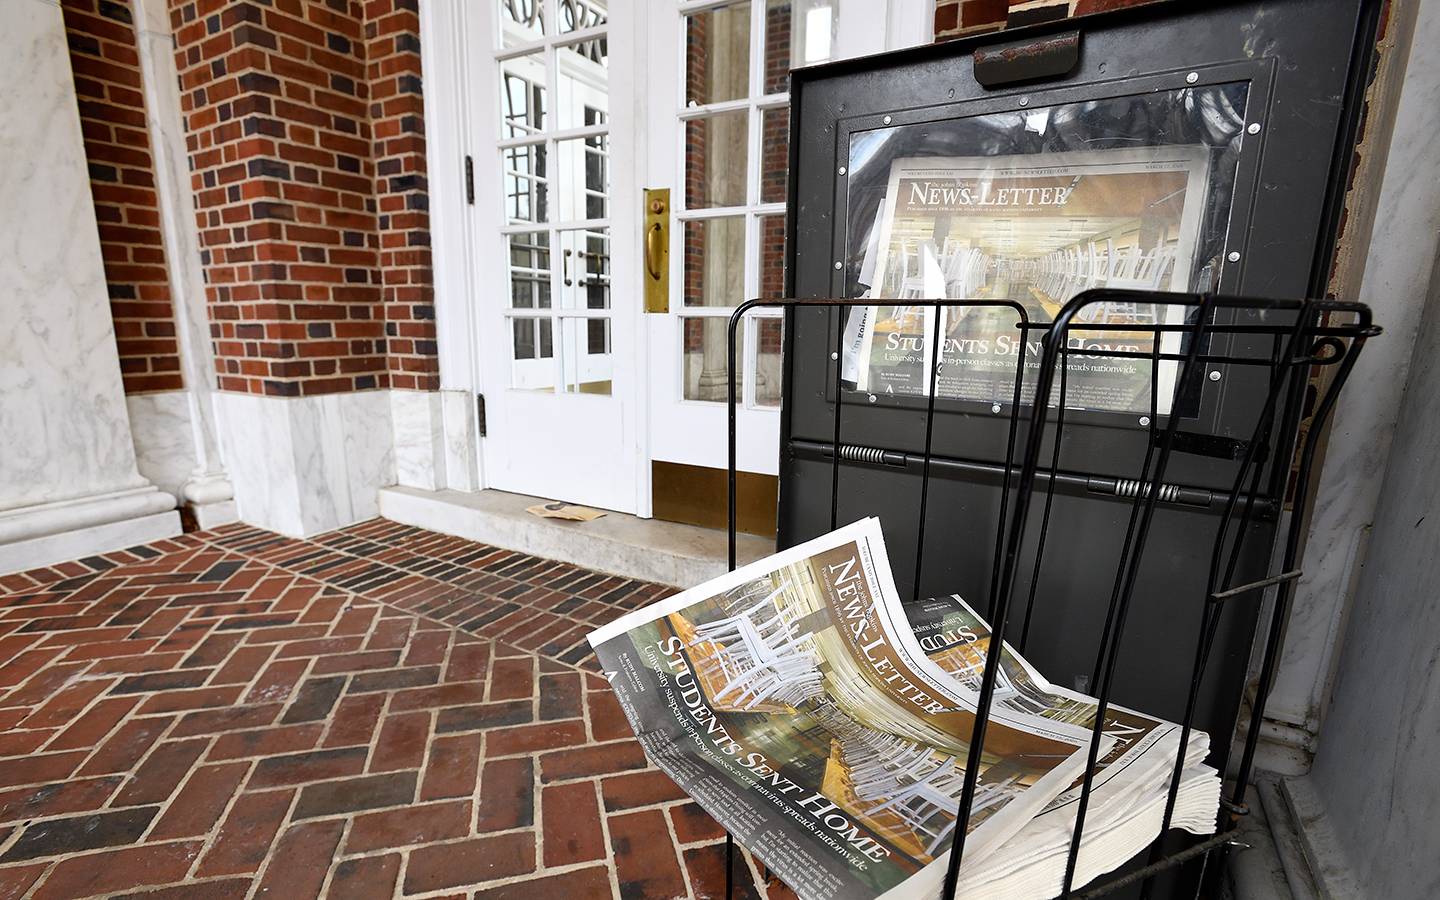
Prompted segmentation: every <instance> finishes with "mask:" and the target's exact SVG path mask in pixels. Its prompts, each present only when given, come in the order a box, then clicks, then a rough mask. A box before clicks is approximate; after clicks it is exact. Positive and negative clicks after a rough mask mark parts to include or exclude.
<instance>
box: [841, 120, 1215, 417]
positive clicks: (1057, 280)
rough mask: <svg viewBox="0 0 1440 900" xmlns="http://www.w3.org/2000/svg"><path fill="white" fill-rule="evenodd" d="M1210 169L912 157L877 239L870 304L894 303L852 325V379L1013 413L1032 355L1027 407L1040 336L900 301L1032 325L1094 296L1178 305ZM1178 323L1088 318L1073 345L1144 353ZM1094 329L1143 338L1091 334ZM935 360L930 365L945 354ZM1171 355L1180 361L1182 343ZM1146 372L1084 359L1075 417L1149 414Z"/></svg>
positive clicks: (1101, 308)
mask: <svg viewBox="0 0 1440 900" xmlns="http://www.w3.org/2000/svg"><path fill="white" fill-rule="evenodd" d="M1208 177H1209V156H1208V154H1207V153H1206V152H1205V150H1204V148H1199V147H1190V146H1167V147H1146V148H1136V149H1122V150H1098V151H1071V152H1065V153H1052V154H1035V155H1024V156H1010V157H1006V156H995V157H911V158H903V159H897V160H895V162H894V163H892V164H891V169H890V178H889V183H888V186H887V188H886V194H885V198H884V200H883V201H882V202H881V204H880V209H879V213H878V215H877V217H876V221H875V222H874V224H873V225H871V229H872V230H871V234H870V239H869V240H868V241H867V251H866V257H865V259H864V260H863V265H862V269H861V276H860V284H861V285H862V286H863V287H864V288H865V289H867V292H866V293H865V294H863V295H862V296H869V297H872V298H875V299H877V300H890V301H892V304H891V305H877V306H873V307H868V308H863V309H857V310H855V311H853V313H852V314H851V316H850V319H849V320H848V321H847V338H850V337H852V336H853V337H854V338H855V340H854V341H853V342H848V343H847V346H846V349H847V358H846V360H845V363H844V371H846V372H853V373H854V381H855V384H856V388H857V389H858V390H861V391H867V392H869V393H877V394H900V395H924V394H927V393H929V389H930V387H929V386H930V381H929V378H928V373H929V372H930V371H931V368H932V366H933V365H934V363H936V362H941V363H943V365H942V366H941V368H940V371H939V373H938V375H937V381H936V394H937V396H939V397H950V398H958V399H964V400H979V401H985V402H1010V401H1011V400H1012V399H1013V397H1014V387H1015V369H1016V365H1017V364H1018V362H1019V360H1020V359H1021V356H1022V350H1023V354H1024V358H1025V361H1026V373H1027V378H1026V380H1025V383H1024V384H1023V387H1022V402H1027V403H1028V402H1030V399H1031V397H1033V392H1034V381H1035V378H1034V376H1035V373H1036V372H1037V371H1038V367H1039V355H1040V341H1039V334H1038V333H1033V334H1031V335H1030V339H1029V340H1028V341H1027V340H1025V336H1023V335H1022V334H1021V333H1020V331H1019V330H1017V329H1016V320H1017V316H1016V313H1015V312H1014V310H1013V309H1009V308H1005V309H997V308H975V307H971V308H965V307H940V308H938V312H937V308H935V307H926V306H921V305H918V304H914V303H906V302H905V301H906V300H912V301H913V300H917V299H931V300H935V299H966V300H1007V301H1012V302H1014V303H1017V304H1019V305H1020V306H1021V307H1023V308H1024V309H1025V310H1026V314H1027V315H1028V317H1029V321H1030V322H1032V323H1048V322H1050V321H1051V320H1053V319H1054V317H1055V315H1056V314H1057V313H1059V311H1060V309H1061V308H1062V307H1063V306H1064V304H1065V303H1066V302H1067V301H1068V300H1070V298H1071V297H1073V296H1075V295H1076V294H1078V293H1080V292H1081V291H1083V290H1086V289H1088V288H1095V287H1109V288H1125V289H1143V290H1152V291H1156V290H1159V291H1184V290H1189V289H1191V288H1192V287H1194V285H1192V283H1191V281H1192V279H1191V271H1192V269H1193V268H1194V263H1195V259H1194V258H1195V253H1196V245H1197V240H1198V238H1197V236H1198V234H1199V232H1200V217H1201V214H1202V211H1203V208H1204V204H1205V194H1206V187H1207V184H1208ZM1181 321H1183V309H1182V308H1180V307H1156V306H1153V305H1145V304H1134V303H1107V304H1103V305H1098V306H1094V307H1087V308H1086V309H1085V310H1084V311H1082V315H1081V317H1080V318H1079V319H1078V320H1077V322H1076V325H1077V326H1079V327H1078V328H1077V329H1076V330H1074V331H1072V332H1071V333H1070V346H1071V347H1072V348H1074V349H1076V350H1085V349H1090V350H1122V351H1127V352H1138V353H1148V352H1151V349H1152V347H1153V343H1154V342H1153V339H1152V337H1151V335H1152V334H1153V332H1150V331H1146V330H1144V329H1146V328H1147V327H1149V326H1153V325H1155V324H1176V323H1178V322H1181ZM1087 323H1104V324H1106V325H1108V326H1115V325H1119V326H1125V325H1133V326H1135V330H1134V331H1130V330H1126V329H1124V328H1120V329H1114V330H1106V331H1094V330H1091V331H1086V330H1085V329H1084V327H1083V326H1084V325H1085V324H1087ZM936 328H939V329H940V332H941V333H940V335H939V336H938V340H939V345H940V356H941V359H940V360H935V359H932V356H933V355H934V353H935V346H936V336H935V330H936ZM1162 343H1163V345H1164V346H1163V347H1162V350H1163V351H1165V352H1176V351H1177V350H1178V348H1179V345H1180V342H1179V338H1178V336H1176V335H1174V334H1171V335H1168V336H1167V337H1166V338H1165V339H1164V340H1163V341H1162ZM1175 370H1176V363H1175V362H1174V361H1167V362H1162V363H1161V365H1160V369H1159V372H1158V373H1157V375H1156V378H1157V386H1158V389H1159V396H1158V397H1157V407H1158V411H1159V413H1160V414H1162V415H1164V414H1166V413H1168V412H1169V404H1170V397H1171V394H1172V393H1173V388H1174V380H1175ZM1150 380H1151V364H1150V363H1149V362H1148V361H1146V360H1144V359H1125V358H1114V357H1103V356H1094V355H1085V354H1083V353H1077V354H1075V355H1073V356H1071V357H1070V364H1069V367H1068V380H1067V384H1066V406H1067V407H1070V408H1076V409H1093V410H1106V411H1122V412H1136V413H1142V412H1149V408H1150Z"/></svg>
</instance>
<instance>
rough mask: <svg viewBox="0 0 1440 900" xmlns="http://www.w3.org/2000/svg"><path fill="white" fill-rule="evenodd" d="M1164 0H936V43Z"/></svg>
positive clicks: (1163, 0) (1162, 0)
mask: <svg viewBox="0 0 1440 900" xmlns="http://www.w3.org/2000/svg"><path fill="white" fill-rule="evenodd" d="M1162 2H1165V0H936V2H935V39H936V40H937V41H943V40H947V39H949V38H954V37H960V36H962V35H969V34H980V33H983V32H986V31H995V30H997V29H1001V28H1015V27H1018V26H1021V25H1034V24H1036V23H1038V22H1050V21H1054V20H1055V19H1065V18H1071V17H1074V16H1086V15H1090V14H1091V13H1097V12H1104V11H1106V10H1111V9H1120V8H1121V7H1126V6H1141V5H1143V4H1146V3H1162Z"/></svg>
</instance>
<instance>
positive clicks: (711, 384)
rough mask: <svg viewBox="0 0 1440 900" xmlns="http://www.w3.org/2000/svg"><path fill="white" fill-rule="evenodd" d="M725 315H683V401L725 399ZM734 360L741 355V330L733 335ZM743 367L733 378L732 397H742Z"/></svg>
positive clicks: (743, 348)
mask: <svg viewBox="0 0 1440 900" xmlns="http://www.w3.org/2000/svg"><path fill="white" fill-rule="evenodd" d="M729 323H730V319H729V317H728V316H706V317H704V318H698V317H689V316H687V317H685V318H684V319H683V320H682V327H681V340H682V341H683V346H682V348H681V352H682V354H683V357H684V360H685V365H684V378H685V381H684V393H683V396H684V398H685V399H686V400H702V401H707V402H718V403H723V402H725V398H726V391H727V390H728V372H729V365H728V364H729V359H728V356H727V353H728V344H727V341H728V328H729ZM735 337H736V346H735V359H736V360H743V359H744V358H745V329H743V328H742V329H740V330H739V332H738V333H737V334H736V336H735ZM744 371H745V370H744V369H743V368H742V369H741V370H740V372H741V375H740V377H739V378H737V379H736V382H735V391H736V396H737V397H740V396H744Z"/></svg>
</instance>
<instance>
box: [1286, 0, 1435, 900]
mask: <svg viewBox="0 0 1440 900" xmlns="http://www.w3.org/2000/svg"><path fill="white" fill-rule="evenodd" d="M1430 12H1431V13H1434V12H1436V10H1435V9H1433V8H1432V9H1431V10H1430ZM1420 15H1421V18H1422V20H1423V19H1424V18H1425V16H1426V15H1427V13H1426V10H1425V9H1424V8H1422V9H1421V12H1420ZM1431 18H1432V19H1440V16H1436V15H1432V16H1431ZM1431 35H1434V32H1431ZM1432 39H1433V38H1432ZM1430 46H1433V45H1432V44H1431V43H1429V42H1428V41H1427V40H1425V39H1423V36H1422V35H1421V34H1417V36H1416V43H1415V47H1416V50H1417V51H1418V50H1421V49H1422V48H1427V47H1430ZM1437 101H1440V96H1434V95H1432V96H1431V103H1436V102H1437ZM1426 177H1429V178H1431V179H1433V178H1434V177H1435V173H1434V172H1433V171H1432V172H1430V173H1429V174H1428V176H1426ZM1432 260H1435V261H1436V262H1437V263H1440V259H1437V258H1436V257H1434V256H1432ZM1437 269H1440V265H1437ZM1437 274H1440V272H1437ZM1422 321H1423V325H1422V329H1421V331H1420V344H1419V346H1421V347H1423V348H1425V350H1426V351H1429V350H1430V349H1431V348H1433V347H1435V346H1436V344H1437V343H1440V277H1437V278H1436V279H1435V282H1434V283H1433V286H1432V290H1431V293H1430V299H1429V309H1427V310H1426V312H1425V315H1424V319H1423V320H1422ZM1437 457H1440V362H1437V360H1436V357H1435V354H1434V353H1433V352H1422V353H1418V354H1417V355H1416V358H1415V365H1414V367H1413V368H1412V372H1411V377H1410V381H1409V384H1408V385H1407V386H1406V389H1405V399H1404V404H1403V406H1402V416H1401V419H1400V423H1399V426H1398V428H1397V429H1396V434H1395V438H1394V450H1393V452H1392V454H1391V458H1390V463H1389V466H1388V469H1387V471H1386V472H1385V476H1384V481H1383V486H1382V489H1381V493H1380V501H1379V506H1378V508H1377V513H1376V517H1375V530H1374V535H1373V537H1372V538H1371V541H1370V552H1369V555H1368V557H1367V559H1366V561H1365V566H1364V570H1363V572H1362V573H1361V574H1360V577H1359V579H1358V582H1359V584H1358V588H1357V591H1356V596H1355V604H1354V609H1353V611H1352V612H1351V614H1350V620H1349V626H1348V628H1347V630H1346V635H1345V642H1344V646H1343V648H1342V649H1341V654H1340V665H1339V667H1338V670H1337V677H1336V685H1335V691H1334V703H1333V706H1332V707H1331V708H1330V710H1329V713H1328V714H1327V716H1326V719H1325V723H1324V727H1323V728H1322V730H1321V732H1320V746H1319V748H1318V749H1317V751H1316V757H1315V768H1314V769H1313V770H1312V772H1311V774H1310V775H1309V776H1308V777H1307V778H1306V779H1305V781H1306V782H1308V783H1309V787H1310V788H1311V790H1312V791H1313V794H1314V796H1315V798H1316V799H1317V800H1318V801H1319V802H1318V804H1317V806H1319V807H1320V809H1318V810H1317V812H1318V813H1323V816H1324V818H1325V819H1326V820H1328V821H1326V822H1325V823H1324V824H1325V826H1326V828H1327V830H1329V831H1331V832H1333V833H1334V835H1335V836H1336V838H1337V841H1336V844H1337V845H1338V846H1337V849H1336V852H1337V853H1339V854H1340V855H1341V856H1342V860H1343V865H1345V866H1346V867H1347V868H1349V870H1350V871H1351V872H1352V873H1353V875H1354V878H1353V881H1354V883H1356V884H1358V885H1362V886H1363V890H1364V894H1363V895H1364V896H1366V897H1374V898H1392V897H1393V898H1400V897H1415V898H1419V897H1437V896H1440V852H1437V851H1440V816H1437V815H1436V812H1435V811H1436V809H1437V808H1440V778H1437V777H1436V774H1437V771H1440V766H1437V765H1436V759H1435V748H1436V746H1437V743H1440V603H1436V602H1435V594H1436V584H1437V583H1440V554H1437V553H1436V548H1437V546H1440V472H1437V469H1436V458H1437ZM1326 896H1329V895H1328V894H1326Z"/></svg>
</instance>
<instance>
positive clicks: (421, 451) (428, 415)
mask: <svg viewBox="0 0 1440 900" xmlns="http://www.w3.org/2000/svg"><path fill="white" fill-rule="evenodd" d="M390 414H391V417H392V418H393V420H394V423H395V477H396V481H397V483H399V484H401V485H403V486H405V487H413V488H422V489H424V490H427V491H438V490H440V489H441V488H444V487H445V485H446V471H445V462H446V459H445V423H444V420H443V417H442V414H441V398H440V394H439V392H437V391H391V392H390Z"/></svg>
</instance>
